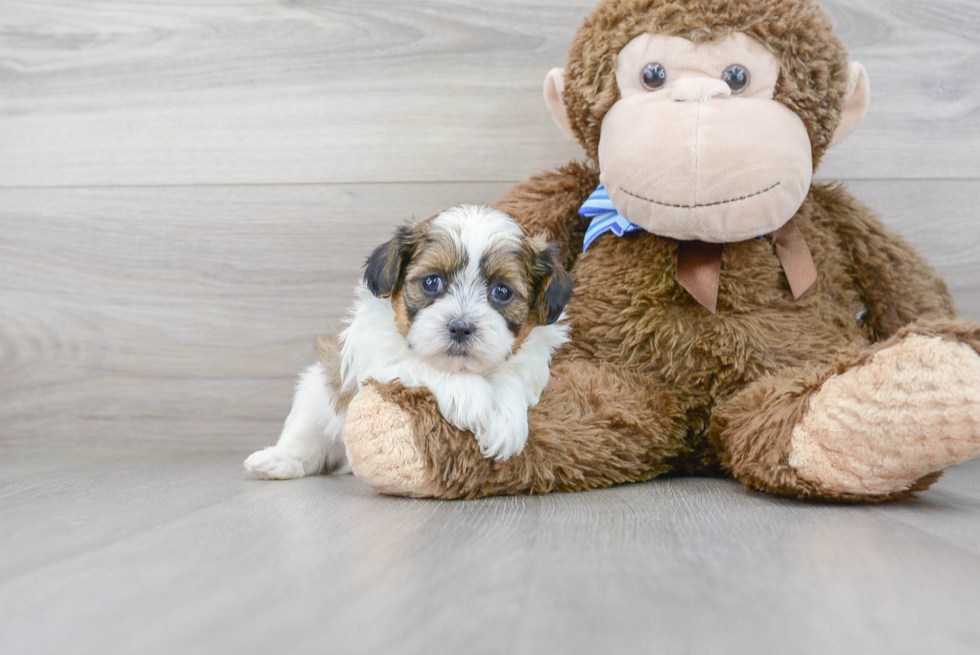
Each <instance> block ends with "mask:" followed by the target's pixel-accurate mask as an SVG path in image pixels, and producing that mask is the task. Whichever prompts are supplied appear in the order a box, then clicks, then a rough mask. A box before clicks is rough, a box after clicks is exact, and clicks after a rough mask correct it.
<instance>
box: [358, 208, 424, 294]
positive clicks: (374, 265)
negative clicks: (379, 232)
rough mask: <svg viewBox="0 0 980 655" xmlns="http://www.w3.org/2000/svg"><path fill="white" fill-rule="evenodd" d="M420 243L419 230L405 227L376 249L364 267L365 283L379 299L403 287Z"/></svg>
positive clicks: (400, 228) (413, 227)
mask: <svg viewBox="0 0 980 655" xmlns="http://www.w3.org/2000/svg"><path fill="white" fill-rule="evenodd" d="M417 243H418V228H417V227H415V226H407V225H403V226H401V227H399V228H398V230H397V231H396V232H395V236H394V237H393V238H392V239H391V241H388V242H386V243H383V244H381V245H380V246H378V247H377V248H375V249H374V252H372V253H371V256H370V257H368V260H367V263H366V264H365V265H364V283H365V284H366V285H367V288H368V289H369V290H370V291H371V293H373V294H374V295H375V296H377V297H378V298H387V297H389V296H390V295H391V294H392V293H394V292H395V290H396V289H397V288H398V287H399V286H401V283H402V278H403V277H404V275H405V269H406V267H407V266H408V262H409V261H411V258H412V252H413V251H414V250H415V245H416V244H417Z"/></svg>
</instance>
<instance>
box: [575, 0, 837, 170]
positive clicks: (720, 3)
mask: <svg viewBox="0 0 980 655" xmlns="http://www.w3.org/2000/svg"><path fill="white" fill-rule="evenodd" d="M646 32H657V33H660V34H666V35H668V36H679V37H682V38H685V39H689V40H691V41H694V42H695V43H704V42H707V41H716V40H719V39H723V38H725V37H726V36H728V35H729V34H732V33H733V32H743V33H745V34H748V35H749V36H752V37H754V38H755V39H756V40H757V41H759V42H760V43H762V44H764V45H765V46H766V47H768V48H769V49H770V50H771V51H772V53H773V54H775V55H776V57H777V58H778V59H779V61H780V64H781V66H780V71H779V80H778V82H777V83H776V94H775V96H774V97H775V99H776V100H778V101H779V102H782V103H783V104H785V105H786V106H788V107H789V108H790V109H792V110H793V111H794V112H796V114H797V115H798V116H799V117H800V118H801V119H802V120H803V124H804V125H806V129H807V132H809V134H810V143H811V144H812V147H813V162H814V166H815V167H816V166H817V165H818V164H819V162H820V159H821V157H822V156H823V153H824V152H825V151H826V150H827V147H828V146H829V145H830V142H831V141H832V140H833V136H834V130H835V129H836V128H837V125H838V124H839V122H840V111H841V108H842V107H843V104H844V98H845V95H846V92H847V83H848V73H847V53H846V51H845V49H844V45H843V44H842V43H841V41H840V39H838V38H837V36H835V35H834V29H833V25H832V24H831V22H830V19H829V18H828V17H827V15H826V14H825V13H824V12H823V11H822V10H821V9H820V7H819V6H817V5H816V4H815V3H814V2H811V1H810V0H737V1H735V0H676V1H670V0H666V1H665V0H606V1H605V2H601V3H600V4H599V6H598V7H596V8H595V10H593V12H592V13H591V14H589V17H588V18H586V19H585V23H584V24H583V25H582V28H581V29H580V30H579V32H578V34H577V35H576V37H575V40H574V41H572V47H571V50H570V51H569V54H568V65H567V66H566V68H565V76H566V78H565V91H564V94H563V96H562V97H563V100H564V101H565V106H566V107H567V108H568V117H569V120H570V121H571V124H572V129H573V130H574V131H575V133H576V134H577V135H578V138H579V141H581V143H582V146H583V147H584V148H585V150H586V152H588V153H589V156H590V157H591V158H592V159H596V158H597V157H598V150H599V127H600V125H601V124H602V119H603V117H604V116H605V115H606V112H607V111H609V109H610V107H612V106H613V104H614V103H615V102H616V101H617V100H619V89H618V87H617V86H616V76H615V71H616V64H617V54H618V53H619V51H620V50H622V49H623V47H624V46H625V45H626V44H627V43H629V42H630V41H631V40H632V39H634V38H635V37H637V36H639V35H641V34H644V33H646Z"/></svg>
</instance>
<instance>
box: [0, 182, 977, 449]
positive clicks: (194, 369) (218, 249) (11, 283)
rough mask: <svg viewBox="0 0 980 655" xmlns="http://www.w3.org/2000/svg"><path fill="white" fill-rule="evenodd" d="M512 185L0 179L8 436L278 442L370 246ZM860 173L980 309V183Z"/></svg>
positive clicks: (970, 312) (16, 439)
mask: <svg viewBox="0 0 980 655" xmlns="http://www.w3.org/2000/svg"><path fill="white" fill-rule="evenodd" d="M506 188H507V185H503V184H433V185H421V184H420V185H414V184H408V185H404V184H392V185H353V186H329V185H328V186H269V187H220V186H219V187H203V188H200V187H156V188H99V189H50V190H46V191H43V192H41V191H39V190H36V189H20V190H11V189H8V190H0V208H2V209H0V397H3V399H4V402H3V403H2V404H0V443H2V444H21V445H26V444H45V445H52V444H62V445H70V444H77V443H90V444H103V445H112V444H130V445H143V446H146V445H150V444H168V445H171V446H174V447H178V448H181V447H194V448H229V447H234V448H238V447H245V448H250V447H258V446H260V445H264V444H266V443H269V442H271V441H272V440H274V439H275V437H276V435H277V434H278V431H279V429H280V427H281V421H282V419H283V418H284V416H285V414H286V412H287V411H288V408H289V402H290V395H291V388H292V380H293V376H294V375H295V374H296V372H297V371H298V370H299V369H300V368H301V367H303V366H305V365H306V364H308V363H309V362H310V361H312V359H313V350H312V338H313V335H314V334H317V333H324V332H326V331H328V330H330V329H332V328H333V327H335V326H336V325H337V324H338V323H339V321H340V319H341V317H342V316H343V315H344V313H345V312H346V311H347V308H348V306H349V302H350V298H351V295H350V293H351V288H352V287H353V285H354V283H355V282H356V280H357V278H358V276H359V271H360V266H361V263H362V262H363V261H364V257H365V256H366V255H367V253H368V252H370V250H371V249H373V248H374V247H375V246H376V245H377V244H379V243H381V242H382V241H384V240H385V239H386V238H387V235H388V234H390V231H391V229H392V226H394V225H395V224H396V223H398V222H400V221H401V220H403V219H404V218H406V217H407V216H409V215H410V214H412V213H413V212H414V213H415V214H417V215H419V216H429V215H431V214H432V213H434V212H436V211H438V210H440V209H442V208H445V207H448V206H450V205H453V204H458V203H460V202H464V201H465V202H492V201H494V200H495V199H496V198H497V197H498V196H499V195H500V194H501V193H503V192H504V191H505V190H506ZM851 188H852V190H853V191H854V192H855V194H856V195H857V196H858V197H860V198H863V199H865V200H866V201H867V202H868V203H869V204H871V205H872V206H873V207H875V208H877V209H879V210H881V211H882V213H883V214H884V215H885V216H886V217H888V222H889V224H891V225H892V226H893V227H895V228H896V229H898V230H899V231H901V232H903V233H905V234H906V235H907V236H909V237H910V238H911V239H912V241H913V242H914V243H916V244H917V245H918V246H919V248H920V249H921V250H922V251H923V252H924V253H925V254H926V256H928V257H929V258H930V259H931V260H932V261H933V263H934V264H935V265H936V266H937V267H938V268H939V270H940V271H941V272H942V273H944V274H945V275H946V276H947V279H948V280H949V282H950V286H951V288H952V289H953V292H954V294H955V295H956V298H957V301H958V302H959V306H960V310H961V313H962V314H963V315H964V316H966V317H968V318H971V319H973V320H978V319H980V262H978V260H977V258H976V256H975V253H976V252H978V250H980V230H978V229H977V227H976V222H975V219H974V211H975V205H976V198H977V197H980V182H928V181H919V182H908V181H898V182H857V183H852V184H851ZM924 217H926V218H924ZM243 444H247V445H246V446H243Z"/></svg>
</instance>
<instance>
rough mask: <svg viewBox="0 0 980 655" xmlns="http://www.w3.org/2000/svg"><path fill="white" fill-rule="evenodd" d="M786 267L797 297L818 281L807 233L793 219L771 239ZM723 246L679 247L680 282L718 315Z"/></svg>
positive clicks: (688, 244)
mask: <svg viewBox="0 0 980 655" xmlns="http://www.w3.org/2000/svg"><path fill="white" fill-rule="evenodd" d="M768 238H769V240H770V241H771V242H772V244H773V247H774V249H775V251H776V257H778V258H779V262H780V263H781V264H782V265H783V271H784V272H785V273H786V279H787V280H789V288H790V290H791V291H792V292H793V298H799V297H800V296H802V295H803V294H804V293H805V292H806V290H807V289H809V288H810V287H811V286H813V283H814V282H816V281H817V267H816V266H815V265H814V264H813V257H812V256H811V255H810V249H809V248H808V247H807V245H806V240H805V239H804V238H803V233H802V232H800V228H798V227H797V226H796V223H794V222H793V221H792V220H790V222H789V223H787V224H786V225H784V226H782V227H781V228H779V229H778V230H776V231H775V232H773V233H772V234H770V235H769V236H768ZM724 248H725V244H723V243H705V242H703V241H681V242H680V243H678V244H677V274H676V276H675V277H676V279H677V283H678V284H680V285H681V286H682V287H684V289H685V290H687V292H688V293H689V294H691V296H692V297H693V298H694V299H695V300H697V301H698V302H699V303H700V304H701V305H703V306H704V307H705V309H707V310H708V311H709V312H711V313H712V314H714V313H715V312H716V310H717V309H718V284H719V278H720V276H721V253H722V251H723V250H724Z"/></svg>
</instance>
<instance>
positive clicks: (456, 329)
mask: <svg viewBox="0 0 980 655" xmlns="http://www.w3.org/2000/svg"><path fill="white" fill-rule="evenodd" d="M474 332H476V327H475V326H474V325H473V324H472V323H467V322H466V321H464V320H462V319H459V318H457V319H456V320H455V321H453V322H452V323H450V324H449V336H450V338H452V340H453V341H455V342H456V343H463V342H464V341H466V340H467V339H469V338H470V337H472V336H473V333H474Z"/></svg>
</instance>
